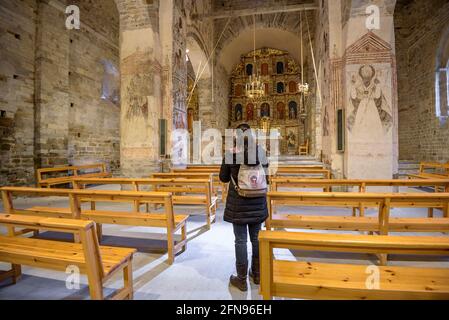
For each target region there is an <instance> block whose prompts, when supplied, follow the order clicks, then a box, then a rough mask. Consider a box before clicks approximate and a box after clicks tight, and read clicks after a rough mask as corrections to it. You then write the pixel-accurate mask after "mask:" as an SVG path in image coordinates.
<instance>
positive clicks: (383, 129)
mask: <svg viewBox="0 0 449 320" xmlns="http://www.w3.org/2000/svg"><path fill="white" fill-rule="evenodd" d="M370 4H371V2H370V1H362V2H357V3H353V7H352V8H351V10H350V14H349V16H348V17H347V19H348V20H347V21H346V22H345V21H344V23H345V24H344V28H343V30H344V35H345V36H344V37H343V38H344V39H346V41H345V42H344V43H346V50H345V53H344V57H343V65H342V72H343V75H342V80H343V90H342V91H343V92H342V95H343V97H344V98H343V106H344V109H345V114H346V131H345V132H346V150H345V177H346V178H348V179H356V178H360V179H391V178H393V177H394V175H395V174H397V172H398V120H397V119H398V116H397V112H398V111H397V83H396V63H395V55H394V47H395V42H394V28H393V11H394V4H393V7H392V6H391V4H390V2H389V1H380V2H379V4H378V5H379V6H380V13H381V19H380V25H379V26H380V29H379V30H373V31H369V30H367V29H366V19H367V15H366V14H365V10H366V7H367V6H368V5H370Z"/></svg>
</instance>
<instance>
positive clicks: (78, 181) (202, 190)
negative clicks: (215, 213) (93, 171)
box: [73, 178, 212, 199]
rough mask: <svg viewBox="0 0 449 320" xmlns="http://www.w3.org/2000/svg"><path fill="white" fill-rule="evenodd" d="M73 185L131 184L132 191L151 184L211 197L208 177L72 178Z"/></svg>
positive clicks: (153, 186)
mask: <svg viewBox="0 0 449 320" xmlns="http://www.w3.org/2000/svg"><path fill="white" fill-rule="evenodd" d="M73 183H74V187H75V188H77V189H81V188H82V187H83V186H84V185H89V184H95V185H108V184H110V185H117V184H119V185H131V186H132V187H133V190H134V191H140V187H141V186H151V187H152V188H153V191H163V192H171V193H172V194H178V193H189V194H201V195H204V196H205V197H208V198H209V199H210V198H211V197H212V182H211V180H210V179H185V178H180V179H176V178H174V179H128V178H103V179H97V178H74V179H73Z"/></svg>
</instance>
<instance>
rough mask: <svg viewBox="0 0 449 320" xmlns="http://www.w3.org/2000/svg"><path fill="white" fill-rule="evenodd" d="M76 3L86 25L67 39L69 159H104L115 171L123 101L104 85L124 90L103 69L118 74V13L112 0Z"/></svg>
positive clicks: (88, 161) (99, 160) (90, 161)
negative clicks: (114, 97)
mask: <svg viewBox="0 0 449 320" xmlns="http://www.w3.org/2000/svg"><path fill="white" fill-rule="evenodd" d="M72 3H73V4H77V5H78V6H79V7H80V10H81V13H82V16H81V18H82V20H81V23H82V29H81V30H79V31H78V30H76V31H75V30H74V31H71V32H70V41H69V42H70V45H69V74H70V75H69V93H70V95H69V99H70V109H69V115H68V116H69V117H68V119H69V121H68V124H69V128H68V130H69V136H68V150H69V153H68V159H69V163H71V164H81V163H95V162H103V163H106V164H107V165H108V166H109V167H110V169H111V170H112V171H114V172H116V171H117V170H118V169H119V168H120V161H119V159H120V135H119V128H120V102H119V101H115V102H114V101H112V100H111V97H108V95H107V94H108V92H107V89H108V87H106V86H110V87H112V88H109V89H110V90H112V91H118V92H117V93H118V94H119V92H120V91H119V90H120V88H119V86H118V85H119V83H118V81H111V80H116V79H108V78H107V76H106V77H105V72H107V71H108V69H115V71H116V72H117V73H118V72H119V65H120V62H119V14H118V11H117V8H116V6H115V4H114V3H113V1H112V0H109V1H95V2H93V3H92V2H90V1H85V0H77V1H72ZM109 71H111V70H109ZM111 93H113V92H111ZM102 96H103V98H102Z"/></svg>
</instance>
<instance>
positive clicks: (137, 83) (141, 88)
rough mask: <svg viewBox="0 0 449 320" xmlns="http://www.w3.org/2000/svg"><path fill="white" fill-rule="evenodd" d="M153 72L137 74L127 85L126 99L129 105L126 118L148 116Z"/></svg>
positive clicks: (144, 117) (145, 117)
mask: <svg viewBox="0 0 449 320" xmlns="http://www.w3.org/2000/svg"><path fill="white" fill-rule="evenodd" d="M152 80H153V79H152V77H151V74H148V73H145V74H136V75H134V76H133V77H132V78H131V80H130V82H129V84H128V85H127V86H126V92H125V99H126V102H127V103H126V105H127V107H128V109H127V111H126V118H127V119H132V118H143V119H147V118H148V96H149V95H150V94H149V90H147V89H149V88H148V86H149V84H150V83H151V81H152Z"/></svg>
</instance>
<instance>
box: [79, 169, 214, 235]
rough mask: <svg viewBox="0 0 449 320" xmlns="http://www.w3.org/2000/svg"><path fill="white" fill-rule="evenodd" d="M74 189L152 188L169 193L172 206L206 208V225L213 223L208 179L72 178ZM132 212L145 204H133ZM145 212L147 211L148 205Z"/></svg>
mask: <svg viewBox="0 0 449 320" xmlns="http://www.w3.org/2000/svg"><path fill="white" fill-rule="evenodd" d="M73 184H74V188H76V189H82V188H84V187H85V186H86V185H117V184H118V185H130V186H132V188H133V191H143V190H141V189H140V187H142V186H150V187H152V191H156V192H157V191H162V192H170V193H172V195H173V197H172V199H173V205H199V206H204V207H205V208H206V219H207V225H208V226H209V227H210V226H211V224H212V223H213V222H214V221H215V214H216V212H217V202H218V199H217V197H214V196H213V194H212V183H211V180H210V179H128V178H106V179H94V178H88V179H85V178H74V179H73ZM134 204H135V206H134V210H135V211H136V212H140V205H141V204H145V202H140V201H137V202H134ZM146 205H147V212H148V211H149V208H148V203H146Z"/></svg>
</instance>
